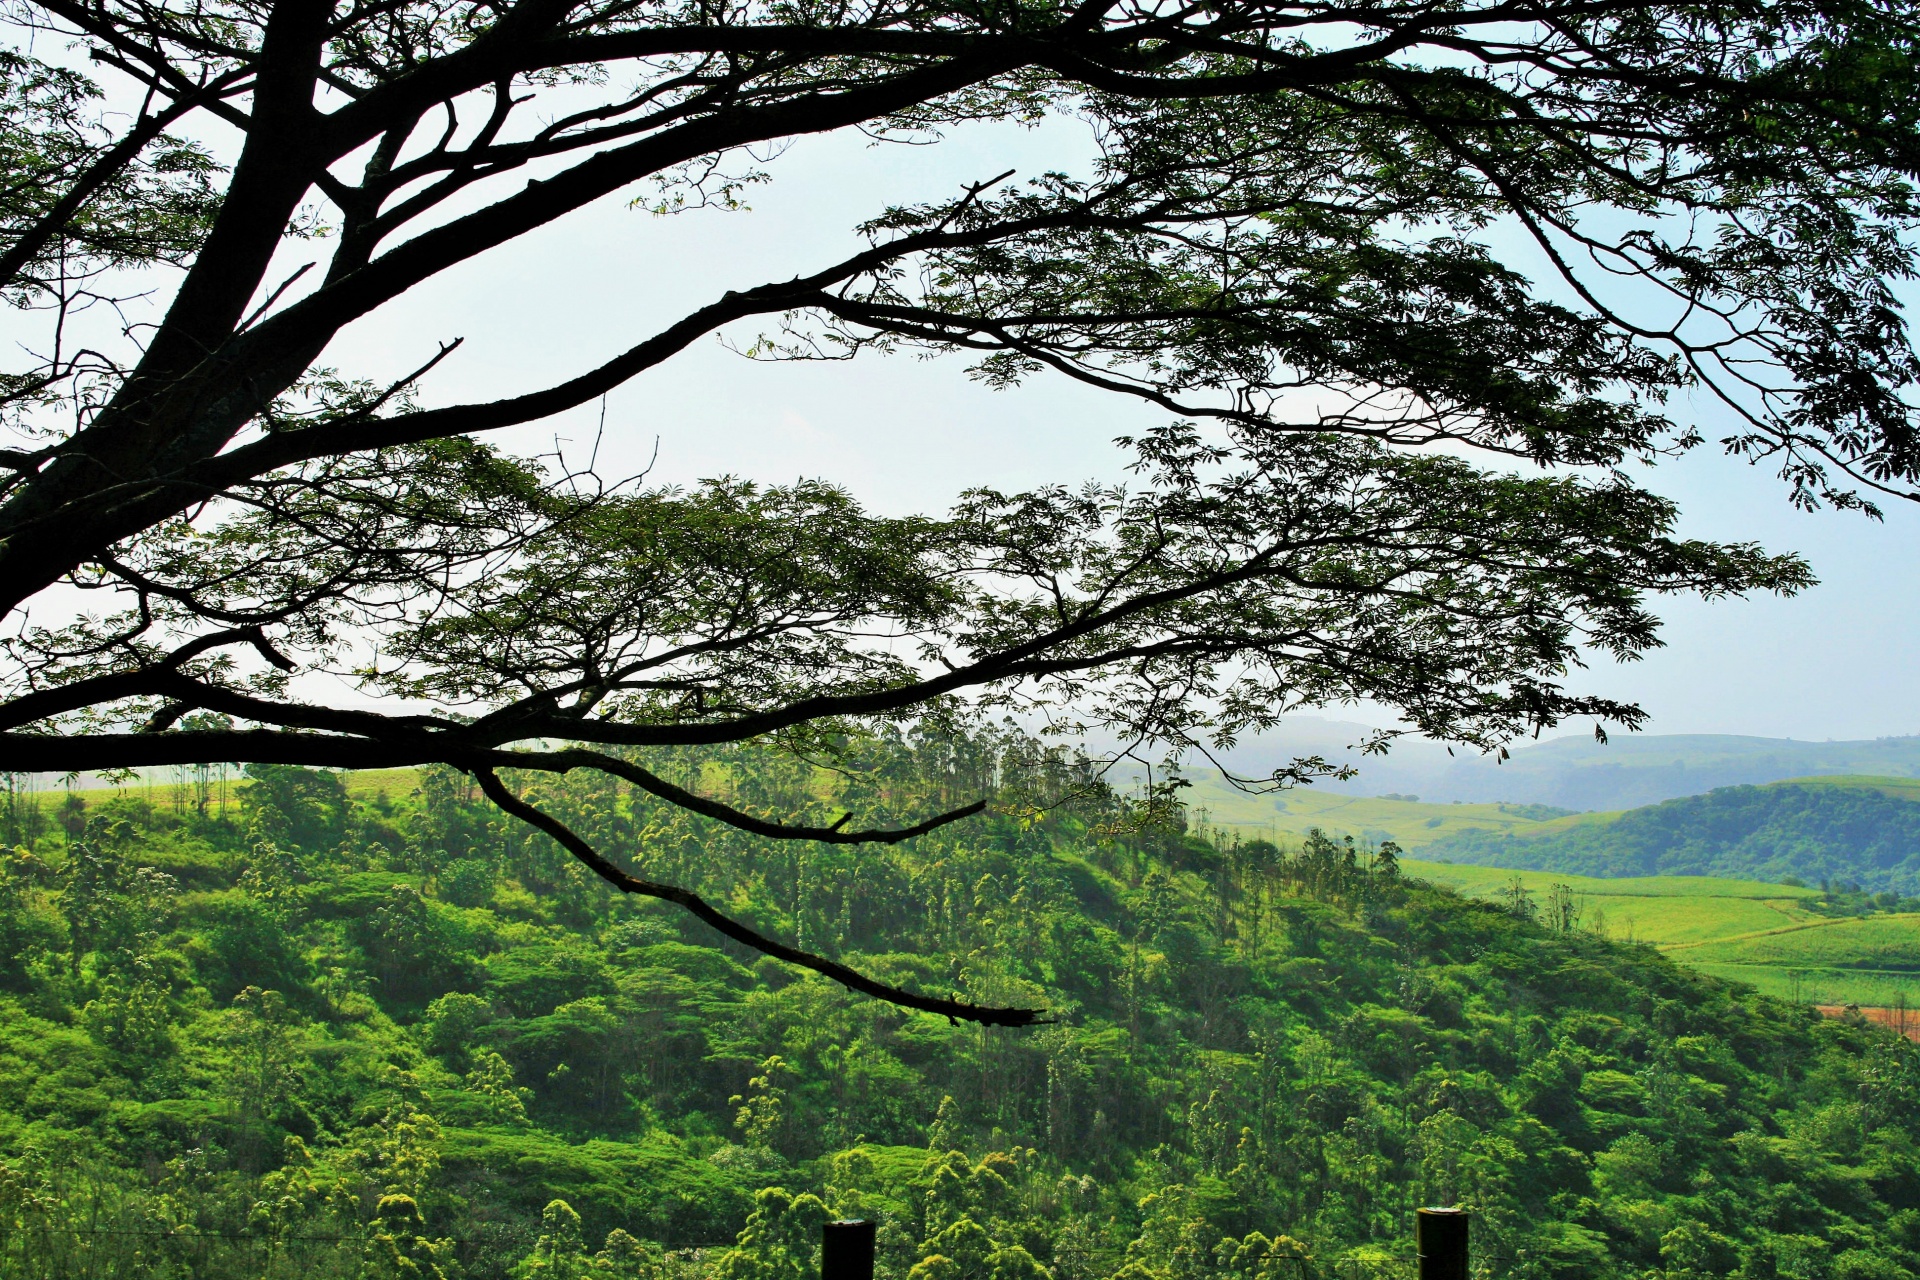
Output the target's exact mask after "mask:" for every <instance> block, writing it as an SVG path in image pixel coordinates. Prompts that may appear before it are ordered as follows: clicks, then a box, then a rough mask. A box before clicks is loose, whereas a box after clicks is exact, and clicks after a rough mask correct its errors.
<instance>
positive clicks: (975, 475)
mask: <svg viewBox="0 0 1920 1280" xmlns="http://www.w3.org/2000/svg"><path fill="white" fill-rule="evenodd" d="M1059 145H1065V146H1067V147H1068V148H1069V149H1070V150H1071V149H1072V148H1073V142H1072V140H1071V139H1070V138H1063V137H1062V136H1061V135H1059V134H1058V133H1055V134H1053V135H1052V136H1046V135H1033V134H1026V133H1023V132H1020V131H1016V130H1009V129H999V130H995V131H991V132H989V133H977V134H975V135H967V136H962V137H960V138H958V139H956V140H953V141H949V142H948V143H945V144H942V145H940V146H938V147H930V148H908V147H900V146H884V147H872V146H870V145H868V144H867V143H866V142H865V140H864V139H860V138H834V139H824V140H810V141H806V142H802V143H801V144H799V145H798V146H796V147H795V148H794V149H793V150H792V151H791V152H789V153H788V154H786V155H785V156H783V157H780V158H779V159H778V160H777V161H776V162H775V163H773V164H772V165H771V166H770V169H771V171H772V172H773V174H774V181H773V182H772V183H770V184H768V185H765V186H760V187H756V188H754V189H752V191H751V193H750V195H749V196H748V199H749V201H750V203H751V205H752V206H753V208H752V211H751V212H744V213H720V212H711V211H703V212H696V213H690V214H682V215H678V216H675V217H671V218H657V217H653V216H651V215H649V214H646V213H642V212H635V211H631V210H629V209H626V208H624V207H622V205H620V204H619V203H617V202H609V203H607V204H606V205H604V206H601V207H598V208H595V209H592V210H588V211H586V212H585V213H583V214H581V215H578V216H576V217H575V218H573V219H572V220H570V221H567V222H564V223H562V224H560V225H558V226H556V227H552V228H549V229H547V230H545V231H543V232H540V233H537V234H535V235H533V236H529V237H527V238H525V239H524V240H523V241H521V242H519V243H517V244H516V245H514V246H511V247H510V250H509V251H508V252H506V253H504V254H496V255H494V256H493V257H491V258H489V259H487V260H486V261H484V262H483V263H479V264H475V265H472V266H469V267H467V268H464V269H462V270H459V271H457V272H454V273H452V274H450V275H449V276H447V277H446V278H443V279H441V280H437V281H435V282H433V283H431V284H430V285H428V286H424V287H422V288H420V289H418V290H415V291H414V292H413V293H411V294H409V295H407V296H406V297H404V298H402V299H400V300H399V302H397V303H396V304H394V305H392V306H390V307H389V308H388V309H387V310H386V311H385V312H383V313H382V314H381V315H380V316H379V317H377V318H376V319H374V320H371V321H369V322H367V323H365V324H363V325H361V326H359V327H357V328H356V329H354V330H352V331H350V332H349V333H348V334H347V335H345V336H344V337H343V338H342V340H341V341H340V342H338V343H337V344H336V345H335V347H334V348H333V349H331V350H330V351H329V353H328V356H327V357H326V359H327V361H328V362H329V363H337V364H338V365H339V366H340V367H341V368H342V369H343V371H349V372H354V373H380V372H385V373H390V374H391V373H398V372H399V371H401V370H402V369H405V368H411V367H413V366H415V365H417V364H418V363H419V362H420V360H421V359H422V358H423V357H424V356H425V355H427V354H429V353H430V352H431V350H432V345H431V344H432V342H433V341H434V340H436V339H450V338H453V337H464V338H465V339H466V345H465V346H464V348H463V349H462V350H461V351H460V352H459V353H458V354H457V355H456V356H455V357H454V358H453V359H452V360H451V361H450V362H449V363H448V364H446V365H445V366H443V368H442V370H441V371H440V372H439V373H438V374H437V375H436V378H435V380H434V381H433V382H432V383H430V384H429V387H428V393H427V395H426V397H425V399H426V400H427V401H428V402H429V403H445V402H448V401H451V400H455V399H458V400H470V399H484V398H491V397H493V396H497V395H503V394H510V393H513V392H518V391H523V390H530V389H533V388H535V387H536V386H539V385H543V384H545V383H547V382H550V381H553V380H555V379H557V378H559V377H562V376H565V375H567V374H571V373H574V372H577V371H579V370H581V369H583V368H585V367H588V366H590V365H591V364H594V363H597V362H598V361H599V360H600V359H603V358H605V357H606V356H608V355H610V354H612V353H613V352H615V351H618V350H621V349H623V348H625V347H627V346H630V345H631V344H632V343H633V342H635V341H637V340H638V339H639V338H641V337H644V336H645V335H646V334H647V333H649V332H650V331H651V330H653V329H654V328H656V327H657V326H658V325H660V324H662V323H664V322H666V321H669V320H671V319H673V318H676V317H677V316H679V315H680V314H681V313H682V312H683V311H685V310H686V309H687V308H689V307H691V306H697V305H700V304H701V303H704V302H707V301H710V300H712V299H713V298H715V297H717V296H718V295H719V294H720V293H721V292H723V291H725V290H726V289H729V288H746V287H751V286H752V285H755V284H758V283H761V282H763V281H766V280H772V279H782V278H786V277H789V276H792V275H795V274H798V273H801V272H804V271H807V270H810V269H814V268H817V267H818V266H820V265H823V264H825V263H828V262H831V261H833V260H835V259H836V258H838V257H840V256H842V255H843V254H845V253H846V252H848V251H850V250H852V249H853V248H855V247H856V246H857V245H858V243H859V242H858V240H857V239H856V237H855V236H854V234H853V230H852V228H853V227H854V225H855V224H857V223H858V222H859V221H861V220H862V219H863V218H867V217H871V216H873V215H874V214H875V213H877V212H879V211H880V209H881V208H882V207H884V206H885V205H886V204H888V203H899V202H908V201H917V200H923V199H930V198H939V197H944V196H949V195H951V194H953V193H954V192H956V191H957V189H958V187H959V185H960V183H961V182H962V181H964V180H966V179H970V178H979V177H987V176H991V175H993V174H997V173H999V172H1001V171H1003V170H1005V169H1007V168H1009V167H1013V166H1016V165H1017V166H1020V168H1021V170H1022V173H1023V174H1030V173H1033V172H1036V171H1038V170H1039V169H1041V168H1043V167H1046V166H1047V165H1049V164H1058V163H1059V161H1058V159H1057V158H1055V153H1054V151H1053V150H1052V149H1053V148H1054V147H1056V146H1059ZM289 256H290V259H292V260H295V261H297V260H299V259H300V258H301V256H302V254H301V252H299V251H297V250H296V251H295V252H293V253H291V254H290V255H289ZM753 332H754V330H753V329H751V328H749V329H744V330H739V331H736V332H734V333H733V334H732V335H731V336H732V337H733V338H734V339H735V340H736V341H737V342H742V343H744V342H745V341H749V340H750V339H751V337H752V336H753ZM1677 407H1678V408H1680V409H1681V410H1682V411H1683V412H1684V410H1685V407H1684V406H1677ZM596 417H597V411H595V412H588V413H578V414H574V415H570V416H569V417H567V418H565V419H564V420H560V421H557V422H555V423H551V424H547V425H546V426H543V427H542V428H540V429H539V430H537V431H522V432H520V433H518V434H517V435H516V436H515V437H514V438H513V439H514V443H515V444H516V445H520V446H525V445H529V444H540V445H544V444H546V443H547V442H548V441H549V440H550V439H551V438H552V437H555V436H558V437H561V438H563V439H564V440H566V441H569V442H570V443H569V444H568V446H567V447H568V448H569V450H570V451H572V453H573V455H574V456H577V457H579V458H582V459H584V451H585V449H586V447H587V446H588V445H589V444H590V443H591V441H592V439H593V435H594V425H595V419H596ZM1159 420H1161V415H1159V414H1158V413H1157V412H1152V413H1150V412H1148V411H1146V410H1144V409H1142V408H1140V407H1138V406H1135V405H1132V404H1130V403H1127V402H1123V401H1120V400H1119V399H1117V398H1116V397H1112V396H1108V395H1103V394H1100V393H1096V392H1093V391H1089V390H1084V389H1080V388H1077V387H1074V386H1072V385H1070V384H1067V383H1065V382H1064V380H1061V379H1058V378H1054V377H1047V378H1043V379H1039V380H1036V381H1035V382H1033V383H1031V384H1029V385H1028V386H1026V387H1024V388H1021V389H1018V390H1014V391H1009V392H992V391H988V390H984V389H982V388H980V387H978V386H975V385H973V384H972V383H970V382H969V381H968V379H967V378H966V376H965V371H964V365H963V363H962V362H960V361H957V360H935V361H927V360H920V359H916V358H913V357H911V356H894V357H889V358H880V357H863V358H862V359H861V360H860V361H858V362H856V363H852V364H845V363H830V364H813V365H791V364H786V365H774V364H762V363H755V362H751V361H748V360H746V359H745V358H743V357H741V356H738V355H735V354H733V353H731V352H730V351H728V350H727V349H726V348H725V347H723V346H722V345H721V344H720V343H718V342H716V341H713V340H708V341H705V342H702V343H699V344H697V345H696V346H695V347H694V348H693V349H691V350H689V351H687V352H685V353H684V354H682V355H681V356H680V357H678V358H677V359H675V360H674V361H673V362H671V363H670V364H669V365H668V366H666V367H664V368H662V369H660V370H657V371H656V372H654V373H652V374H649V375H646V376H644V377H642V378H641V379H639V380H637V381H636V382H634V383H632V384H629V386H628V387H627V388H625V389H624V390H623V391H621V392H619V393H618V394H616V395H614V396H612V397H611V398H610V399H609V402H608V404H607V407H606V434H605V437H604V441H603V443H602V445H601V450H600V459H599V460H600V463H601V464H602V468H603V470H606V471H609V472H631V471H633V470H637V469H639V468H640V467H642V466H644V465H645V464H646V463H647V462H648V460H649V459H650V458H652V457H654V454H655V450H656V447H657V450H658V454H657V461H656V463H655V469H654V472H653V476H654V477H655V478H656V479H663V480H676V481H685V480H692V479H697V478H700V477H705V476H711V475H717V474H721V473H731V474H735V475H742V476H749V477H753V478H757V479H762V480H768V481H785V480H792V479H794V478H796V477H799V476H817V477H821V478H824V479H828V480H831V481H834V482H837V483H840V484H844V485H846V486H847V487H848V488H850V489H851V490H852V491H853V492H854V493H855V494H856V495H857V496H859V497H860V498H861V499H862V500H864V501H866V502H867V503H868V504H870V505H872V506H874V507H876V508H880V509H884V510H887V511H895V512H899V511H907V510H938V509H940V508H942V507H944V506H945V504H946V503H947V502H948V501H949V500H950V499H951V498H952V497H953V496H954V494H955V493H956V492H957V491H959V490H960V489H962V488H964V487H966V486H969V485H974V484H994V485H1001V486H1023V485H1029V484H1034V483H1038V482H1043V481H1050V480H1076V479H1081V478H1085V477H1088V476H1094V475H1103V476H1111V475H1114V474H1116V470H1115V469H1116V466H1117V464H1118V463H1119V461H1120V455H1119V453H1118V452H1117V451H1116V450H1114V449H1113V448H1112V447H1111V445H1110V444H1109V441H1111V439H1112V438H1113V437H1114V436H1115V435H1118V434H1120V433H1122V432H1123V431H1129V430H1137V429H1139V428H1141V427H1143V426H1146V425H1149V424H1151V423H1154V422H1156V421H1159ZM1707 433H1708V434H1709V435H1710V436H1711V435H1712V434H1713V431H1712V424H1711V422H1710V421H1709V422H1708V423H1707ZM1654 487H1656V488H1658V489H1660V490H1661V491H1663V492H1666V493H1668V494H1670V495H1672V496H1674V497H1675V498H1677V499H1679V500H1680V501H1681V503H1682V505H1683V508H1684V509H1685V510H1686V512H1687V520H1686V525H1685V530H1686V531H1687V532H1689V533H1693V534H1696V535H1699V536H1707V537H1715V538H1724V539H1751V540H1754V541H1758V542H1761V543H1763V544H1764V545H1766V546H1768V547H1769V548H1772V549H1791V550H1796V551H1799V552H1801V553H1802V554H1804V555H1806V556H1807V557H1808V558H1809V559H1810V560H1811V561H1812V563H1813V566H1814V568H1815V570H1816V572H1817V573H1818V574H1819V575H1820V577H1821V579H1822V585H1821V586H1820V587H1819V588H1817V589H1816V590H1814V591H1812V592H1810V593H1808V594H1806V595H1803V596H1801V597H1800V598H1798V599H1795V600H1790V601H1777V600H1772V599H1765V600H1755V601H1744V602H1731V603H1721V604H1715V605H1703V604H1700V603H1698V602H1694V601H1670V602H1667V603H1666V604H1665V606H1664V608H1663V613H1664V614H1665V616H1666V617H1667V618H1668V619H1669V622H1668V626H1667V630H1666V639H1667V642H1668V644H1667V648H1666V649H1664V650H1663V651H1660V652H1658V653H1656V654H1655V655H1653V656H1652V657H1650V658H1649V659H1647V660H1645V661H1643V662H1641V663H1639V664H1635V665H1632V666H1629V667H1626V668H1617V667H1611V666H1609V667H1604V668H1599V669H1596V670H1594V671H1592V672H1590V673H1588V675H1587V677H1586V679H1585V680H1584V681H1581V682H1579V683H1582V684H1584V685H1585V686H1586V687H1588V688H1591V689H1592V690H1594V691H1596V692H1604V693H1607V694H1611V695H1614V696H1620V697H1631V698H1635V699H1637V700H1639V701H1640V702H1641V703H1642V704H1643V705H1645V706H1646V707H1647V709H1648V710H1649V711H1650V712H1652V713H1653V715H1654V717H1655V721H1654V723H1653V724H1652V725H1650V726H1649V730H1650V731H1651V732H1655V733H1742V734H1757V735H1765V736H1780V737H1798V738H1861V737H1878V736H1885V735H1897V734H1910V733H1917V732H1920V672H1916V670H1915V663H1914V662H1913V660H1912V649H1911V647H1910V644H1909V640H1910V637H1911V635H1912V634H1913V632H1914V629H1915V623H1916V621H1920V590H1916V588H1917V587H1920V573H1917V572H1916V557H1915V549H1916V546H1917V545H1920V539H1917V538H1916V535H1917V534H1920V511H1914V510H1911V509H1900V510H1894V511H1889V512H1888V517H1887V519H1886V521H1885V522H1884V523H1881V524H1875V523H1873V522H1871V521H1868V520H1866V519H1863V518H1861V517H1858V516H1852V515H1843V514H1836V513H1832V512H1824V513H1819V514H1815V515H1807V514H1803V513H1799V512H1795V511H1793V510H1792V509H1790V508H1789V507H1788V506H1787V504H1786V502H1785V500H1784V496H1783V491H1782V489H1781V486H1780V485H1779V484H1778V482H1777V481H1775V480H1774V479H1773V478H1772V477H1771V476H1770V475H1768V474H1766V473H1765V472H1764V471H1756V470H1754V469H1751V468H1748V467H1746V466H1745V465H1744V464H1740V463H1736V462H1733V461H1731V460H1729V459H1726V458H1724V457H1721V456H1719V455H1718V453H1717V450H1713V449H1707V450H1702V451H1700V452H1698V453H1696V454H1695V455H1694V456H1693V457H1692V458H1690V459H1688V460H1686V461H1684V462H1681V463H1679V464H1676V465H1673V466H1671V467H1663V468H1661V470H1660V472H1659V473H1658V474H1657V476H1656V483H1655V486H1654ZM1329 714H1332V715H1335V716H1336V717H1338V718H1351V719H1367V718H1369V717H1368V716H1367V715H1365V714H1364V709H1362V712H1360V713H1351V712H1349V713H1344V714H1343V713H1341V712H1339V711H1337V710H1336V711H1334V712H1330V713H1329Z"/></svg>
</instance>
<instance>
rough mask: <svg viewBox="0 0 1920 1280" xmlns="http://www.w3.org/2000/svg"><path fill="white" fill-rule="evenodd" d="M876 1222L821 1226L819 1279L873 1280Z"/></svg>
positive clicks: (846, 1220) (846, 1222)
mask: <svg viewBox="0 0 1920 1280" xmlns="http://www.w3.org/2000/svg"><path fill="white" fill-rule="evenodd" d="M874 1226H875V1224H873V1223H871V1222H864V1221H862V1220H860V1219H858V1218H854V1219H843V1220H841V1221H839V1222H829V1223H827V1224H826V1225H825V1226H823V1227H821V1228H820V1280H873V1233H874ZM1461 1274H1462V1275H1463V1276H1464V1275H1465V1274H1466V1273H1465V1272H1462V1273H1461Z"/></svg>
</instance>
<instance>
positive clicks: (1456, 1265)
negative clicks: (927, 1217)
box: [829, 1209, 1468, 1280]
mask: <svg viewBox="0 0 1920 1280" xmlns="http://www.w3.org/2000/svg"><path fill="white" fill-rule="evenodd" d="M1467 1222H1468V1215H1467V1211H1466V1210H1465V1209H1419V1210H1416V1211H1415V1212H1414V1219H1413V1251H1414V1252H1415V1253H1417V1254H1419V1255H1420V1280H1467ZM829 1280H831V1278H829Z"/></svg>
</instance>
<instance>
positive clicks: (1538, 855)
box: [1418, 778, 1920, 896]
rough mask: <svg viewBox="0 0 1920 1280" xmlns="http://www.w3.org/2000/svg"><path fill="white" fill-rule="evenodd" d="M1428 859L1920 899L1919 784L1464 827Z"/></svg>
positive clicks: (1830, 786)
mask: <svg viewBox="0 0 1920 1280" xmlns="http://www.w3.org/2000/svg"><path fill="white" fill-rule="evenodd" d="M1418 848H1419V849H1420V852H1421V854H1422V856H1423V857H1426V858H1429V859H1432V860H1444V861H1450V862H1465V863H1478V864H1483V865H1489V866H1502V867H1518V868H1532V869H1537V870H1546V871H1559V872H1568V873H1576V874H1581V875H1590V876H1647V875H1695V876H1702V875H1704V876H1729V877H1737V878H1750V879H1763V880H1779V879H1783V878H1785V877H1788V876H1793V877H1796V878H1798V879H1801V880H1804V881H1806V882H1808V883H1812V884H1820V883H1828V882H1836V881H1844V882H1848V883H1853V884H1858V885H1860V886H1862V887H1863V888H1865V889H1866V890H1867V891H1869V892H1874V893H1894V894H1900V895H1905V896H1916V895H1920V784H1915V783H1913V782H1911V781H1907V780H1904V779H1894V778H1814V779H1797V780H1794V781H1791V782H1779V783H1772V784H1769V785H1767V786H1764V787H1725V788H1722V789H1720V790H1717V791H1711V792H1708V793H1707V794H1706V795H1700V796H1689V797H1687V798H1685V799H1681V800H1668V801H1665V802H1664V803H1661V804H1657V805H1651V806H1648V807H1647V808H1644V809H1634V810H1630V811H1628V812H1626V813H1620V814H1593V815H1583V816H1582V817H1581V818H1578V819H1568V820H1563V821H1562V822H1560V823H1557V824H1542V825H1540V826H1538V827H1534V828H1527V827H1525V826H1518V825H1516V826H1512V827H1509V828H1507V829H1505V830H1499V831H1494V830H1487V829H1471V828H1468V827H1466V826H1464V825H1456V826H1454V827H1452V828H1451V829H1448V830H1445V831H1444V832H1443V833H1442V834H1440V835H1439V836H1438V838H1436V839H1434V840H1432V841H1429V842H1425V843H1423V844H1422V845H1420V846H1418Z"/></svg>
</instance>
